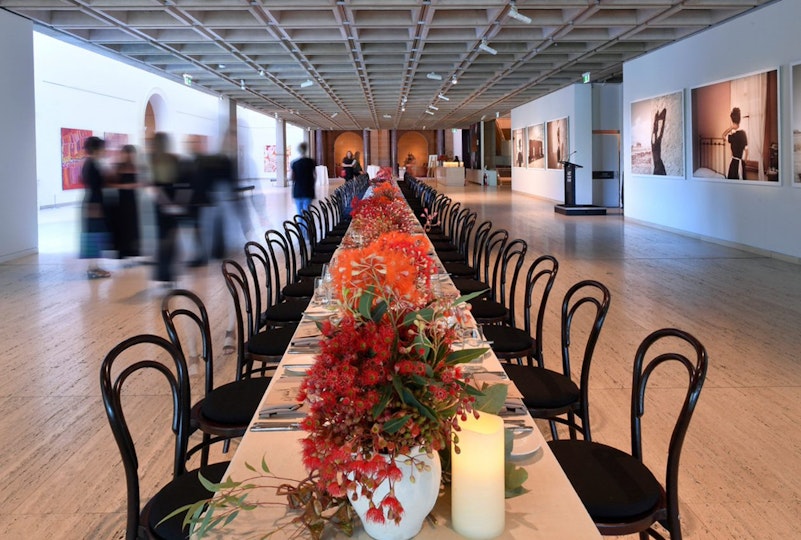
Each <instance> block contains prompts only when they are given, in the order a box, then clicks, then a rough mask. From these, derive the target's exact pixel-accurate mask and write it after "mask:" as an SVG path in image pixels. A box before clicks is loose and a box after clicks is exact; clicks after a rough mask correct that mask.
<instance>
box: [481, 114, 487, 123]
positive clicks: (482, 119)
mask: <svg viewBox="0 0 801 540" xmlns="http://www.w3.org/2000/svg"><path fill="white" fill-rule="evenodd" d="M486 117H487V115H486V114H485V115H482V116H481V121H482V122H483V121H484V119H485V118H486Z"/></svg>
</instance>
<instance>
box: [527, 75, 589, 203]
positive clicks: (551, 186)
mask: <svg viewBox="0 0 801 540" xmlns="http://www.w3.org/2000/svg"><path fill="white" fill-rule="evenodd" d="M591 90H592V88H591V86H590V85H588V84H576V85H573V86H568V87H567V88H563V89H562V90H558V91H556V92H554V93H552V94H548V95H547V96H544V97H541V98H539V99H537V100H534V101H532V102H530V103H526V104H525V105H521V106H520V107H516V108H514V109H512V130H515V129H520V128H524V127H527V126H531V125H535V124H540V123H543V122H548V121H550V120H558V119H560V118H564V117H567V118H568V136H569V141H570V144H569V148H570V152H571V153H572V152H574V151H575V154H573V155H572V157H571V158H570V160H571V161H573V162H574V163H577V164H579V165H583V166H584V168H582V169H576V204H591V203H592V92H591ZM512 190H513V191H520V192H523V193H528V194H530V195H536V196H538V197H543V198H546V199H551V200H553V201H557V202H563V201H564V200H565V187H564V172H563V171H562V170H561V169H526V168H520V167H512Z"/></svg>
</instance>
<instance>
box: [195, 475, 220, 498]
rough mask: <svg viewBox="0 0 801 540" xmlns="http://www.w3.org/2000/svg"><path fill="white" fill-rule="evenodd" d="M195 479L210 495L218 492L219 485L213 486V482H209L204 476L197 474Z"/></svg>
mask: <svg viewBox="0 0 801 540" xmlns="http://www.w3.org/2000/svg"><path fill="white" fill-rule="evenodd" d="M197 479H198V480H200V483H201V485H202V486H203V487H204V488H206V489H207V490H209V491H211V492H212V493H217V492H218V491H220V484H215V483H214V482H212V481H210V480H209V479H207V478H206V477H205V476H203V473H197Z"/></svg>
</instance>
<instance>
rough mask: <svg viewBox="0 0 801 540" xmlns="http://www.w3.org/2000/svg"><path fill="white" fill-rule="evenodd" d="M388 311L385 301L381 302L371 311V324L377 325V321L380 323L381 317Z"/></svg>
mask: <svg viewBox="0 0 801 540" xmlns="http://www.w3.org/2000/svg"><path fill="white" fill-rule="evenodd" d="M388 309H389V306H388V305H387V303H386V301H385V300H381V301H380V302H379V303H378V304H377V305H376V306H375V309H373V317H372V318H373V322H376V323H377V322H378V321H380V320H381V317H383V316H384V314H385V313H386V312H387V310H388Z"/></svg>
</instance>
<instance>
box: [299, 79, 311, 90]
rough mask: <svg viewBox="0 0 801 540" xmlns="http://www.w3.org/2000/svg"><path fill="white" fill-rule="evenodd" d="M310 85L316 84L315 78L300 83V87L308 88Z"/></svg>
mask: <svg viewBox="0 0 801 540" xmlns="http://www.w3.org/2000/svg"><path fill="white" fill-rule="evenodd" d="M310 86H314V81H313V80H311V79H306V80H305V81H303V82H302V83H300V87H301V88H308V87H310Z"/></svg>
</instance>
